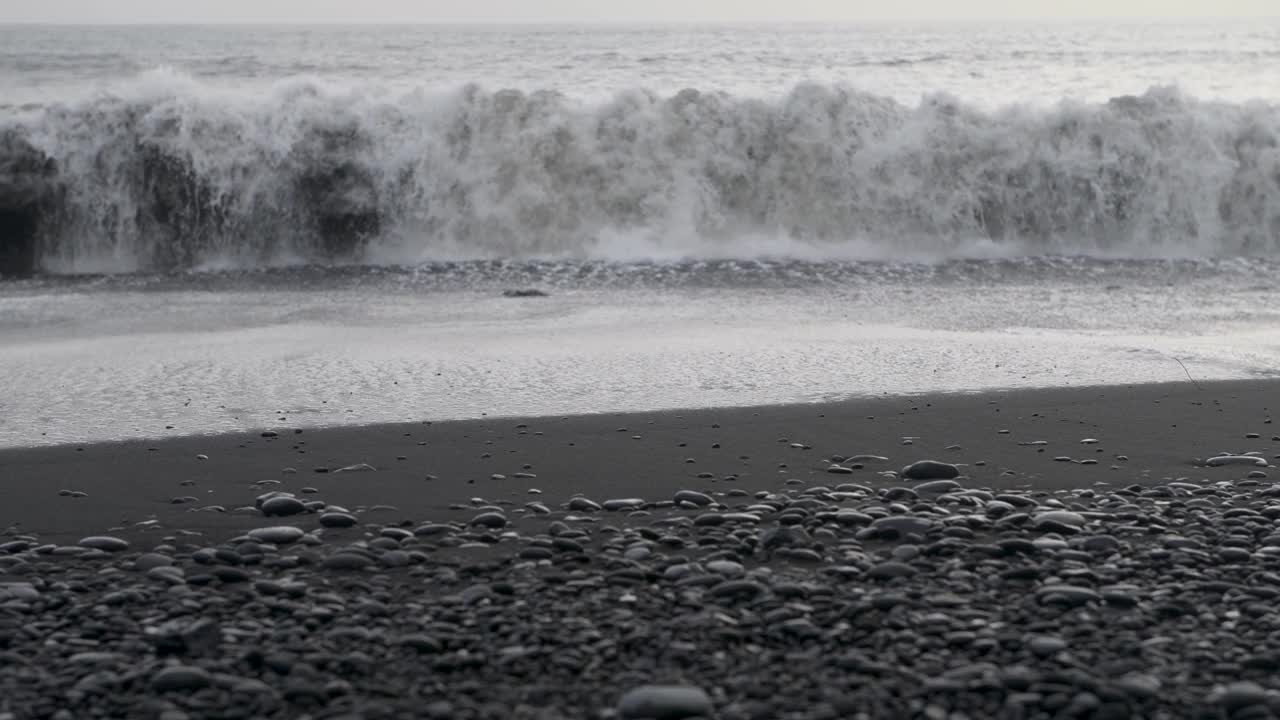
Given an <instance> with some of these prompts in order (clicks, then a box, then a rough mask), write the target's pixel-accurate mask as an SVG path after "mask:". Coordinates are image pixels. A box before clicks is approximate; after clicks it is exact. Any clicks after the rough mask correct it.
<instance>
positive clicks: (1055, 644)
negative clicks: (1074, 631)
mask: <svg viewBox="0 0 1280 720" xmlns="http://www.w3.org/2000/svg"><path fill="white" fill-rule="evenodd" d="M1027 649H1028V650H1030V651H1031V652H1032V653H1035V654H1036V655H1038V656H1040V657H1049V656H1050V655H1055V654H1057V653H1059V652H1061V651H1063V650H1066V649H1067V643H1066V642H1064V641H1063V640H1062V638H1057V637H1051V636H1048V635H1036V636H1035V637H1032V638H1031V639H1030V640H1028V641H1027Z"/></svg>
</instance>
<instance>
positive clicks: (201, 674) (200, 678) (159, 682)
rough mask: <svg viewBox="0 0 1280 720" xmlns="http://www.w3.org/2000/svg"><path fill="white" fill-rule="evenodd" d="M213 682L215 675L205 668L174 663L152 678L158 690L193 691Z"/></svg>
mask: <svg viewBox="0 0 1280 720" xmlns="http://www.w3.org/2000/svg"><path fill="white" fill-rule="evenodd" d="M212 684H213V677H212V676H211V675H210V674H209V673H208V672H207V671H205V670H203V669H201V668H198V667H191V666H189V665H172V666H169V667H167V668H164V669H163V670H161V671H160V672H158V673H156V674H155V675H154V676H152V678H151V687H152V688H153V689H154V690H155V691H156V692H193V691H195V690H203V689H204V688H207V687H209V686H210V685H212Z"/></svg>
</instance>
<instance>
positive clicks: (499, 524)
mask: <svg viewBox="0 0 1280 720" xmlns="http://www.w3.org/2000/svg"><path fill="white" fill-rule="evenodd" d="M470 524H471V525H479V526H481V527H487V528H493V529H495V530H496V529H498V528H504V527H506V526H507V516H506V515H503V514H502V513H500V512H485V513H480V514H479V515H477V516H475V517H473V518H471V523H470ZM419 529H421V528H419Z"/></svg>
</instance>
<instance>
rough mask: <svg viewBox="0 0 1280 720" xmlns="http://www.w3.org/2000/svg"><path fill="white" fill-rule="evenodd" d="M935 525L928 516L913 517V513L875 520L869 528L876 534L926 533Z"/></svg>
mask: <svg viewBox="0 0 1280 720" xmlns="http://www.w3.org/2000/svg"><path fill="white" fill-rule="evenodd" d="M933 526H934V523H933V521H932V520H928V519H926V518H921V517H913V516H911V515H893V516H890V517H883V518H879V519H877V520H875V521H873V522H872V523H871V526H870V527H869V528H868V530H871V531H872V532H874V533H875V534H876V535H888V534H895V533H896V534H897V535H899V536H902V535H910V534H918V535H924V534H925V533H927V532H929V531H930V530H931V529H933Z"/></svg>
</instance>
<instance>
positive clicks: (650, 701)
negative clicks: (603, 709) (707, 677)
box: [618, 685, 715, 720]
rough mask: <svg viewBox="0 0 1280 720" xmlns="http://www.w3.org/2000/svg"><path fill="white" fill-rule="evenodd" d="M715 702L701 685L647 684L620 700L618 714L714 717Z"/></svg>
mask: <svg viewBox="0 0 1280 720" xmlns="http://www.w3.org/2000/svg"><path fill="white" fill-rule="evenodd" d="M714 711H715V706H714V705H713V704H712V703H711V698H710V697H709V696H708V695H707V693H706V692H705V691H703V690H702V689H700V688H696V687H690V686H687V685H645V686H642V687H638V688H636V689H634V690H631V691H629V692H627V693H626V694H625V695H623V696H622V699H621V700H619V701H618V715H619V716H621V717H623V718H644V719H645V720H683V718H693V717H708V718H709V717H711V716H712V714H713V713H714Z"/></svg>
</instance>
